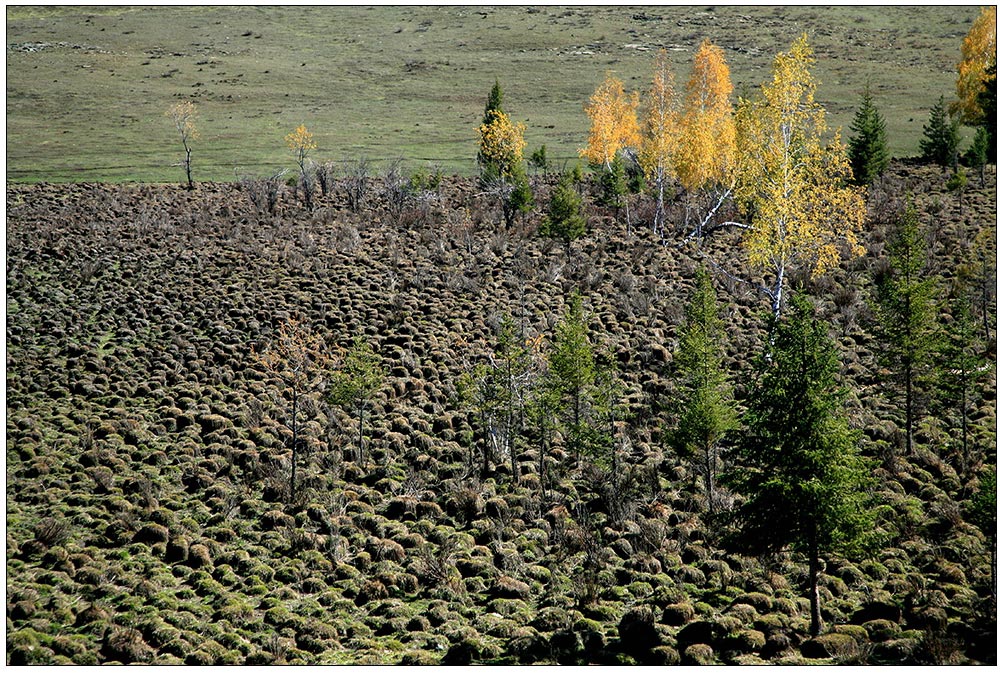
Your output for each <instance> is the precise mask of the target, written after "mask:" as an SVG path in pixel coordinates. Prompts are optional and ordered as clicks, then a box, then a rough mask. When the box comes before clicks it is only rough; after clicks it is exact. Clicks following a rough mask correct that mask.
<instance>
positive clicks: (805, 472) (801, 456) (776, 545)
mask: <svg viewBox="0 0 1000 673" xmlns="http://www.w3.org/2000/svg"><path fill="white" fill-rule="evenodd" d="M791 305H792V306H791V307H792V310H791V311H790V312H789V315H788V317H787V318H786V319H784V320H781V321H776V322H775V324H774V326H773V328H772V333H773V335H774V337H773V339H774V342H773V345H772V347H771V350H770V357H769V358H762V359H761V361H760V365H759V366H760V368H761V371H760V376H759V379H758V382H757V384H756V386H755V387H754V389H753V391H752V393H751V394H750V395H749V397H748V400H749V406H748V408H747V411H746V414H745V415H744V418H743V426H744V429H743V433H742V434H741V437H740V440H739V441H738V442H737V445H736V454H735V460H734V461H733V464H732V469H730V470H729V471H728V473H727V479H726V481H727V483H729V485H730V486H731V487H732V488H733V490H734V491H735V492H737V493H739V494H741V495H742V496H743V497H744V498H745V499H744V500H743V502H742V503H741V504H740V505H739V506H738V507H737V508H736V510H735V512H734V522H733V523H734V528H733V530H734V531H735V532H733V533H732V535H731V537H730V540H731V542H733V543H735V546H736V547H737V548H739V549H741V550H744V551H748V552H750V553H757V554H763V553H775V552H779V551H782V550H791V551H795V552H801V553H803V554H805V556H806V558H807V560H808V564H809V590H808V591H809V603H810V613H811V626H810V631H811V633H812V635H813V636H816V635H819V633H820V631H821V630H822V618H821V611H820V596H819V574H820V572H821V565H820V559H821V558H822V557H825V556H829V555H831V554H842V555H846V556H850V555H853V554H854V553H856V552H858V551H859V550H860V549H862V548H863V547H864V546H865V542H866V541H867V540H868V539H869V534H870V531H871V530H872V527H873V526H872V525H873V517H874V513H873V508H872V506H871V505H872V503H871V498H870V496H869V480H870V475H871V467H870V466H869V465H868V463H867V461H866V460H865V459H864V458H863V457H862V456H861V454H860V451H859V447H858V440H859V435H858V433H857V432H856V431H852V430H851V429H850V427H849V425H848V420H847V412H846V410H845V408H844V405H843V403H844V396H845V393H844V391H843V389H841V387H840V385H839V384H838V382H837V374H838V363H839V358H838V354H837V349H836V347H835V345H834V343H833V341H832V340H831V339H830V337H829V335H828V333H827V325H826V323H824V322H822V321H821V320H819V319H818V318H817V317H816V314H815V311H814V309H813V307H812V305H811V304H810V303H809V301H808V300H807V299H805V298H804V297H802V296H796V297H794V298H793V299H792V302H791Z"/></svg>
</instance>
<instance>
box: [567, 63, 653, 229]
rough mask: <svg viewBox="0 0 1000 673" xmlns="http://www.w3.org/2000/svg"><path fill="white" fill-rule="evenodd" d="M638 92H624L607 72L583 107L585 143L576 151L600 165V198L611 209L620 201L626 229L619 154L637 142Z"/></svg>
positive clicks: (623, 186)
mask: <svg viewBox="0 0 1000 673" xmlns="http://www.w3.org/2000/svg"><path fill="white" fill-rule="evenodd" d="M638 109H639V92H638V91H633V92H632V93H631V94H627V95H626V93H625V85H624V84H622V81H621V80H620V79H618V78H617V77H614V76H613V75H612V74H611V73H610V72H609V73H608V74H607V75H606V76H605V78H604V81H603V82H601V84H600V85H599V86H598V87H597V89H596V90H595V91H594V93H593V95H591V97H590V104H589V105H587V106H586V107H585V108H584V110H585V111H586V113H587V116H588V117H590V134H589V135H588V137H587V146H586V147H584V148H582V149H581V150H580V156H582V157H585V158H586V159H587V161H589V162H590V164H591V165H592V166H595V167H600V170H601V171H602V173H601V183H602V184H603V185H604V186H605V193H604V199H605V200H606V201H609V202H613V203H614V205H615V208H616V209H617V208H618V206H619V205H620V204H621V201H622V200H624V204H625V219H626V222H627V226H628V230H629V232H631V230H632V222H631V218H630V216H629V208H628V188H627V186H626V184H625V180H624V175H623V170H622V166H621V164H620V163H616V161H619V160H620V159H619V153H621V152H623V151H624V150H626V149H635V148H638V147H639V145H640V142H641V141H640V137H641V136H640V133H639V119H638V112H637V111H638Z"/></svg>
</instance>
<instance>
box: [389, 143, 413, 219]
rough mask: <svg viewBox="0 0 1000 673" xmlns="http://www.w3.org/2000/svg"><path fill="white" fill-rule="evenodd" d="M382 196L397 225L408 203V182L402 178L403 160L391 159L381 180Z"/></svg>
mask: <svg viewBox="0 0 1000 673" xmlns="http://www.w3.org/2000/svg"><path fill="white" fill-rule="evenodd" d="M382 196H383V197H384V198H385V202H386V206H387V207H388V208H389V212H390V213H391V214H392V216H393V219H395V220H396V222H397V223H399V222H400V219H401V216H402V214H403V211H404V210H405V209H406V206H407V205H408V204H409V202H410V189H409V181H408V180H407V179H406V178H405V177H404V176H403V160H402V159H393V160H392V161H391V162H390V163H389V167H388V168H387V169H386V171H385V177H384V178H383V179H382Z"/></svg>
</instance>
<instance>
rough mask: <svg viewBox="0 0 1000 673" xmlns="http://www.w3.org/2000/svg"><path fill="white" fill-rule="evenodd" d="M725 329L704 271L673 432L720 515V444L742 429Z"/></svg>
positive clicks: (682, 344) (682, 362) (683, 336)
mask: <svg viewBox="0 0 1000 673" xmlns="http://www.w3.org/2000/svg"><path fill="white" fill-rule="evenodd" d="M723 339H724V328H723V324H722V321H721V320H720V319H719V307H718V304H717V302H716V295H715V289H714V288H713V287H712V279H711V278H710V277H709V275H708V273H707V272H706V271H705V270H704V269H703V268H702V269H699V270H698V272H697V274H696V276H695V289H694V292H693V293H692V295H691V299H690V301H689V302H688V305H687V307H686V308H685V312H684V324H683V325H682V326H681V328H680V339H679V342H678V348H677V352H676V353H675V354H674V362H675V363H676V365H677V375H678V389H679V391H678V392H679V396H678V399H677V406H678V409H679V418H678V422H677V428H676V429H675V430H674V432H673V433H672V444H673V446H674V449H675V450H676V451H677V452H678V454H680V455H682V456H688V457H697V458H698V459H699V460H700V461H701V472H702V474H703V475H704V479H705V490H706V494H707V497H708V511H709V513H710V514H711V513H714V512H715V480H716V474H717V472H718V468H719V444H720V442H721V441H722V439H723V437H724V436H725V434H726V433H727V432H729V431H730V430H732V429H734V428H735V427H736V412H735V410H734V408H733V395H732V390H731V388H730V387H729V384H728V382H727V377H726V371H725V368H724V367H723V363H722V353H721V349H720V344H721V343H722V341H723Z"/></svg>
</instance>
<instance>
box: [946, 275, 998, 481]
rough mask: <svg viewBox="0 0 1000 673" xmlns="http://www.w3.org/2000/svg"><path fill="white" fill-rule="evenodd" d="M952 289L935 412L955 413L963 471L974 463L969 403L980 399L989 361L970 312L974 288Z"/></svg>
mask: <svg viewBox="0 0 1000 673" xmlns="http://www.w3.org/2000/svg"><path fill="white" fill-rule="evenodd" d="M956 290H957V292H956V295H957V296H953V297H952V298H951V300H950V302H949V304H950V305H951V316H952V320H951V322H950V323H949V324H948V330H947V331H948V333H947V335H946V337H947V341H946V342H945V344H944V347H943V349H942V353H941V359H942V361H943V363H944V367H943V372H942V377H941V383H942V386H941V388H942V394H941V395H940V397H939V402H940V403H941V405H942V406H943V407H944V408H942V409H940V410H939V413H940V415H941V417H950V418H954V416H953V415H952V414H953V413H957V414H958V419H957V420H958V430H959V436H958V437H957V438H956V439H957V441H958V442H959V447H960V448H959V455H958V460H957V461H956V462H957V466H958V467H959V471H960V474H964V473H965V471H966V470H967V469H968V468H969V467H971V466H972V465H974V464H975V462H976V457H975V456H973V454H972V448H973V446H972V445H973V440H972V431H973V430H974V428H973V427H971V426H972V420H971V412H972V409H973V408H974V407H973V405H974V404H975V403H976V402H977V401H978V400H979V399H981V398H982V395H983V388H982V386H981V385H980V384H981V382H982V381H983V379H985V378H986V377H987V376H988V375H989V374H990V373H991V370H992V369H993V367H992V364H993V363H992V361H991V360H990V358H989V357H987V356H986V353H985V350H986V349H985V347H984V344H983V342H982V333H981V332H980V330H979V324H978V320H977V317H976V316H975V314H974V313H973V303H974V292H975V290H974V288H972V287H962V286H960V287H958V288H956Z"/></svg>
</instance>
